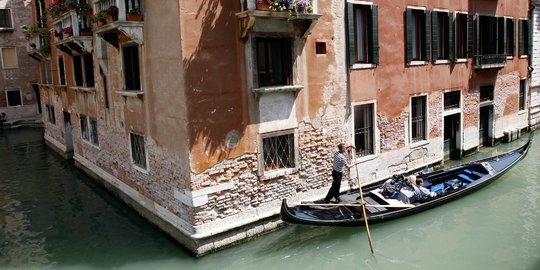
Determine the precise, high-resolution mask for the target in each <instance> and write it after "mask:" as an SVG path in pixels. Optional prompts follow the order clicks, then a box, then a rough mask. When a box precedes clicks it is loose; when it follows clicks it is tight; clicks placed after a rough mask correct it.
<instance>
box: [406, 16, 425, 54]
mask: <svg viewBox="0 0 540 270" xmlns="http://www.w3.org/2000/svg"><path fill="white" fill-rule="evenodd" d="M429 21H430V20H429V12H428V11H427V10H421V9H410V8H408V9H407V10H406V11H405V26H406V31H407V32H406V44H405V45H406V50H405V53H406V60H407V63H411V62H412V61H429V60H430V54H429V43H430V39H429V35H430V31H429V29H430V27H429V25H430V23H429Z"/></svg>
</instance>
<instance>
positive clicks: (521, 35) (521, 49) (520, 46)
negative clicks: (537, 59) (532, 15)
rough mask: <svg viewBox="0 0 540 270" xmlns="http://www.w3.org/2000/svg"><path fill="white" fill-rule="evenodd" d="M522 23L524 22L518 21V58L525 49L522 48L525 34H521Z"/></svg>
mask: <svg viewBox="0 0 540 270" xmlns="http://www.w3.org/2000/svg"><path fill="white" fill-rule="evenodd" d="M523 23H524V21H523V20H521V19H520V20H519V53H518V56H521V55H523V51H524V49H525V48H524V47H523V45H524V44H523V41H524V40H523V34H525V33H523Z"/></svg>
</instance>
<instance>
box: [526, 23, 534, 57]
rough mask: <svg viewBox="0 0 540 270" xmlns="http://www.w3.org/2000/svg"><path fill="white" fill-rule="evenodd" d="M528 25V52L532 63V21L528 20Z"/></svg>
mask: <svg viewBox="0 0 540 270" xmlns="http://www.w3.org/2000/svg"><path fill="white" fill-rule="evenodd" d="M526 24H527V35H528V37H529V38H528V40H527V45H528V52H527V54H528V55H529V61H531V59H532V50H533V40H532V39H533V36H532V34H533V31H532V25H531V21H530V20H527V22H526Z"/></svg>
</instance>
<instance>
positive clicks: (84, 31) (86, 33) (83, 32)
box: [80, 26, 92, 37]
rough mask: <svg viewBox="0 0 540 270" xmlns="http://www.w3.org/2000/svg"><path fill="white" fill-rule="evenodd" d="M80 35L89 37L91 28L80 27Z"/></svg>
mask: <svg viewBox="0 0 540 270" xmlns="http://www.w3.org/2000/svg"><path fill="white" fill-rule="evenodd" d="M80 36H81V37H91V36H92V28H91V27H88V26H86V27H83V28H81V31H80Z"/></svg>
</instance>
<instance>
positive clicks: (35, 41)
mask: <svg viewBox="0 0 540 270" xmlns="http://www.w3.org/2000/svg"><path fill="white" fill-rule="evenodd" d="M26 51H27V52H28V55H29V56H30V57H32V58H33V59H34V60H36V61H39V62H41V61H44V60H46V59H47V58H48V57H49V55H50V53H51V46H50V45H49V40H48V38H45V37H42V36H41V35H35V36H33V37H30V38H28V44H27V45H26Z"/></svg>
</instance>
